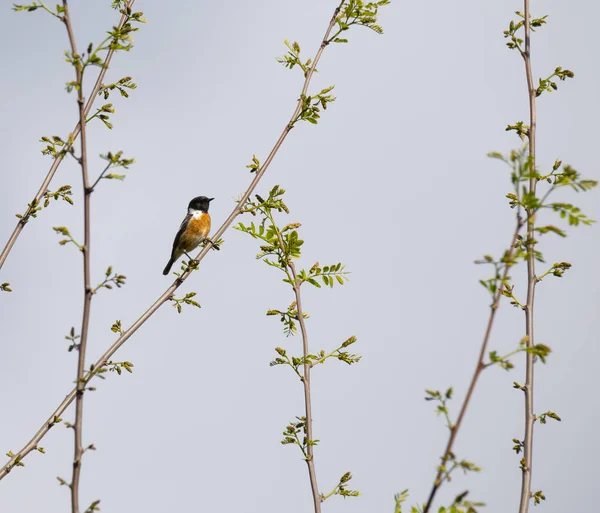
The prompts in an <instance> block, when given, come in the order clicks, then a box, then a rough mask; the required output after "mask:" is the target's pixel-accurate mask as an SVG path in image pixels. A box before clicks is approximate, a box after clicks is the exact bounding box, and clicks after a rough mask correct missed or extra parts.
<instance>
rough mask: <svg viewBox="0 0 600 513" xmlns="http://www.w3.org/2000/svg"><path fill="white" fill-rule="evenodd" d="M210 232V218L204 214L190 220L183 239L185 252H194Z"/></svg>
mask: <svg viewBox="0 0 600 513" xmlns="http://www.w3.org/2000/svg"><path fill="white" fill-rule="evenodd" d="M209 232H210V216H209V215H208V214H204V213H203V214H202V215H200V216H198V217H193V218H192V219H190V222H189V224H188V227H187V229H186V230H185V232H184V233H183V235H182V237H181V246H182V249H183V250H185V251H192V250H193V249H196V247H198V245H199V244H200V243H201V242H202V241H203V240H204V239H206V237H208V234H209Z"/></svg>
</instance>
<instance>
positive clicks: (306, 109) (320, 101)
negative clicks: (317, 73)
mask: <svg viewBox="0 0 600 513" xmlns="http://www.w3.org/2000/svg"><path fill="white" fill-rule="evenodd" d="M334 87H335V86H329V87H326V88H325V89H323V90H321V91H320V92H319V93H317V94H316V95H313V96H307V95H304V94H303V95H301V96H300V101H301V102H302V107H301V110H300V112H299V113H298V116H297V117H296V119H295V120H294V121H293V122H292V123H291V124H290V126H291V127H293V126H294V125H295V124H296V123H297V122H298V121H308V122H309V123H312V124H313V125H316V124H317V123H318V122H319V119H320V117H321V114H320V112H321V108H323V110H327V105H328V104H329V103H333V102H334V101H335V100H336V98H335V96H333V95H331V94H329V93H330V92H331V91H332V90H333V88H334Z"/></svg>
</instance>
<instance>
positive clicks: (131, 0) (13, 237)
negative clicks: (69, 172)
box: [0, 0, 135, 269]
mask: <svg viewBox="0 0 600 513" xmlns="http://www.w3.org/2000/svg"><path fill="white" fill-rule="evenodd" d="M134 2H135V0H129V2H127V5H126V9H130V8H131V7H132V6H133V3H134ZM126 19H127V16H126V15H125V14H123V15H122V16H121V19H120V20H119V24H118V28H119V29H121V28H122V27H123V24H124V23H125V20H126ZM114 52H115V50H114V49H110V50H109V51H108V53H107V54H106V59H105V60H104V65H103V66H102V68H101V69H100V73H99V74H98V78H97V79H96V83H95V84H94V88H93V89H92V92H91V93H90V96H89V98H88V102H87V104H86V106H85V109H84V112H85V117H87V116H88V114H89V113H90V110H92V107H93V105H94V101H95V100H96V97H97V96H98V92H99V91H100V88H101V87H102V81H103V80H104V76H105V75H106V72H107V71H108V67H109V65H110V61H111V59H112V57H113V54H114ZM81 126H82V123H81V122H79V121H78V122H77V125H75V128H74V129H73V132H71V139H72V141H73V142H75V140H76V139H77V137H78V136H79V134H80V132H81ZM69 149H70V145H69V144H67V146H65V151H64V152H61V153H59V154H58V155H57V156H56V158H55V159H54V161H53V162H52V165H51V166H50V170H49V171H48V174H47V175H46V178H44V181H43V182H42V185H41V186H40V189H39V190H38V192H37V194H36V195H35V198H34V200H33V202H32V204H37V203H39V202H40V201H41V200H42V198H43V196H44V194H46V192H47V191H48V187H49V185H50V182H51V181H52V179H53V178H54V175H55V173H56V171H57V170H58V166H60V164H61V163H62V161H63V159H64V156H65V155H67V154H68V151H67V150H69ZM30 213H31V209H30V208H28V209H27V211H26V212H25V214H24V215H23V217H22V218H21V219H19V221H18V222H17V225H16V226H15V229H14V230H13V232H12V234H11V236H10V237H9V239H8V241H7V242H6V245H5V246H4V249H3V250H2V253H1V254H0V269H2V266H3V265H4V262H5V261H6V258H7V257H8V254H9V253H10V252H11V250H12V248H13V246H14V245H15V242H16V241H17V239H18V237H19V235H21V232H22V231H23V228H25V225H26V224H27V220H28V218H29V214H30Z"/></svg>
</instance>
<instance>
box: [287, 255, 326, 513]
mask: <svg viewBox="0 0 600 513" xmlns="http://www.w3.org/2000/svg"><path fill="white" fill-rule="evenodd" d="M282 247H283V246H282ZM289 267H290V270H291V271H292V278H293V281H292V286H293V287H294V295H295V296H296V312H298V323H299V324H300V333H301V334H302V351H303V355H304V372H303V376H302V384H303V385H304V415H305V417H306V453H307V457H306V464H307V465H308V475H309V478H310V487H311V489H312V494H313V503H314V506H315V513H321V502H323V497H322V496H321V494H320V493H319V485H318V483H317V473H316V471H315V458H314V455H313V443H312V441H313V436H312V402H311V397H310V394H311V390H310V369H311V367H312V363H310V361H309V360H308V359H307V357H308V355H309V352H308V333H307V331H306V323H305V322H304V314H303V311H302V300H301V298H300V284H299V282H298V276H297V274H296V266H295V265H294V262H292V261H291V259H290V261H289Z"/></svg>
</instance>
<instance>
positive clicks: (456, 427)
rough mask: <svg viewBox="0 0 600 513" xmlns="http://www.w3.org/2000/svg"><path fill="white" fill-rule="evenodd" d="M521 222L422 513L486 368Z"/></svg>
mask: <svg viewBox="0 0 600 513" xmlns="http://www.w3.org/2000/svg"><path fill="white" fill-rule="evenodd" d="M523 224H524V223H523V220H522V219H521V216H520V214H517V225H516V228H515V231H514V233H513V236H512V241H511V243H510V248H509V250H508V252H507V254H506V256H505V258H506V266H505V267H504V272H503V273H502V279H501V281H500V286H499V287H498V290H497V291H496V294H495V295H494V297H493V301H492V304H491V305H490V315H489V317H488V322H487V326H486V329H485V333H484V335H483V340H482V342H481V349H480V350H479V359H478V360H477V365H476V366H475V372H474V373H473V377H472V378H471V383H470V385H469V388H468V390H467V395H466V396H465V399H464V401H463V403H462V406H461V408H460V412H459V414H458V418H457V419H456V423H455V424H450V425H449V426H448V427H449V429H450V436H449V437H448V442H447V444H446V450H445V451H444V455H443V456H442V460H441V462H440V466H439V467H438V472H437V475H436V476H435V480H434V481H433V486H432V487H431V492H429V498H428V499H427V502H426V503H425V507H424V509H423V513H428V512H429V510H430V509H431V506H432V504H433V500H434V498H435V495H436V493H437V491H438V490H439V488H440V486H441V485H442V483H443V479H442V478H443V475H444V473H445V468H446V463H447V462H448V459H449V458H450V454H451V453H452V448H453V446H454V442H455V440H456V436H457V434H458V431H459V429H460V427H461V425H462V422H463V419H464V416H465V413H466V412H467V408H468V407H469V402H470V401H471V396H472V395H473V391H474V390H475V386H476V385H477V381H478V379H479V376H480V375H481V373H482V371H483V370H484V369H485V368H486V365H485V363H484V360H485V354H486V351H487V346H488V342H489V340H490V335H491V334H492V328H493V326H494V320H495V318H496V312H497V310H498V307H499V306H500V299H501V298H502V292H503V291H504V283H505V282H506V279H507V278H508V273H509V271H510V269H511V267H512V265H513V256H514V253H515V244H516V242H517V237H518V236H519V233H520V232H521V229H522V228H523Z"/></svg>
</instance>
